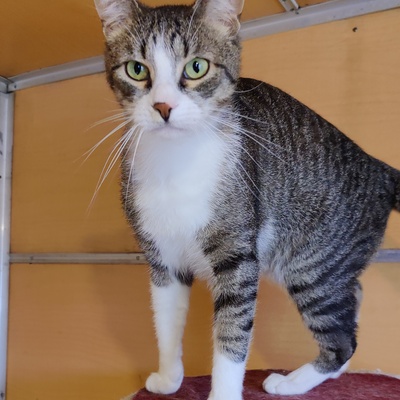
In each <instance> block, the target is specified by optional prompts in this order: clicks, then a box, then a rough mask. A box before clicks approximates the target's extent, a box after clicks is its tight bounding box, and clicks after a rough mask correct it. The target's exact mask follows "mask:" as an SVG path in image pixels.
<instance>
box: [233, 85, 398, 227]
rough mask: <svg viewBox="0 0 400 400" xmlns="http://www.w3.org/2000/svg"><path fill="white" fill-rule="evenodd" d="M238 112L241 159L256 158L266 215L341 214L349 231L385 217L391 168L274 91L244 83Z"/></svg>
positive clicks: (314, 219)
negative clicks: (350, 226) (361, 221)
mask: <svg viewBox="0 0 400 400" xmlns="http://www.w3.org/2000/svg"><path fill="white" fill-rule="evenodd" d="M235 106H236V112H237V114H238V115H240V116H241V117H240V118H241V122H240V123H241V126H242V129H241V132H242V135H243V138H242V140H243V146H244V147H245V148H247V149H246V151H245V152H244V153H243V157H246V154H247V153H248V152H251V154H252V156H253V158H254V161H253V163H254V165H255V167H254V170H255V171H256V172H255V174H256V175H257V176H256V178H255V179H257V182H258V184H259V188H260V197H261V199H262V202H264V207H261V209H264V210H267V211H266V213H268V212H269V213H271V212H272V213H275V214H276V215H278V217H279V218H283V219H285V218H287V217H288V216H289V218H291V222H290V224H292V223H293V220H294V221H297V222H298V223H302V222H304V221H306V222H308V223H309V224H311V225H312V224H313V223H315V224H317V223H319V222H321V218H322V219H325V218H326V220H328V219H332V218H333V216H336V217H337V216H338V215H340V214H341V215H342V218H339V220H340V221H341V224H344V225H347V223H350V222H352V223H355V219H356V216H358V217H357V219H361V218H366V219H369V217H368V218H367V217H366V215H368V213H369V214H370V215H371V218H372V220H374V217H373V216H376V217H377V218H378V219H381V218H383V219H385V218H386V215H387V214H388V213H389V212H390V210H391V208H392V207H393V202H394V194H393V193H394V192H395V189H394V185H395V180H396V179H395V175H394V174H393V171H394V170H393V169H392V168H391V167H389V166H388V165H386V164H385V163H383V162H381V161H379V160H377V159H375V158H374V157H371V156H370V155H368V154H367V153H365V152H364V151H363V150H362V149H361V148H360V147H359V146H358V145H357V144H356V143H354V142H353V141H352V140H351V139H350V138H348V137H347V136H346V135H345V134H343V133H342V132H341V131H340V130H338V129H337V128H336V127H335V126H334V125H332V124H331V123H329V122H328V121H326V120H325V119H324V118H322V117H321V116H320V115H318V114H317V113H316V112H314V111H313V110H311V109H310V108H309V107H307V106H305V105H304V104H302V103H301V102H299V101H298V100H296V99H294V98H293V97H292V96H290V95H289V94H287V93H285V92H283V91H282V90H280V89H278V88H276V87H274V86H272V85H269V84H266V83H264V82H260V81H257V80H253V79H247V78H241V79H240V80H239V81H238V85H237V90H236V92H235ZM271 210H272V211H271ZM378 214H379V216H378ZM353 217H354V218H353ZM372 220H370V221H369V223H370V224H373V223H374V222H373V221H372ZM318 221H319V222H318ZM346 221H347V222H346Z"/></svg>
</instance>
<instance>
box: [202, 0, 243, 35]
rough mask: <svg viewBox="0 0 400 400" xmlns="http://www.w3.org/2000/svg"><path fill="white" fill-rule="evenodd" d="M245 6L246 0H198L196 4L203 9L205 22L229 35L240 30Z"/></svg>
mask: <svg viewBox="0 0 400 400" xmlns="http://www.w3.org/2000/svg"><path fill="white" fill-rule="evenodd" d="M243 6H244V0H197V2H196V4H195V7H199V8H200V9H202V10H203V18H204V20H205V22H207V23H208V24H211V25H213V26H214V28H216V29H217V30H219V31H220V32H221V33H223V34H225V35H228V36H234V35H236V34H237V33H238V32H239V29H240V22H239V18H240V14H241V13H242V11H243Z"/></svg>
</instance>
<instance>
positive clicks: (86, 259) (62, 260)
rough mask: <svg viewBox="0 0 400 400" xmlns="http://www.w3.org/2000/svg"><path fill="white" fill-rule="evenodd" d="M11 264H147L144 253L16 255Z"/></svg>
mask: <svg viewBox="0 0 400 400" xmlns="http://www.w3.org/2000/svg"><path fill="white" fill-rule="evenodd" d="M10 263H11V264H145V263H147V260H146V257H145V256H144V254H143V253H30V254H26V253H15V254H11V255H10Z"/></svg>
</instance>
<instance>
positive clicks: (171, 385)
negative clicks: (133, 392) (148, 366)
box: [146, 372, 183, 394]
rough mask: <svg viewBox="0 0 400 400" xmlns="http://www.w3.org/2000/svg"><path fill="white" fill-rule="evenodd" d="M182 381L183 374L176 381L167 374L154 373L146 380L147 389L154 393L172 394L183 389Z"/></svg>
mask: <svg viewBox="0 0 400 400" xmlns="http://www.w3.org/2000/svg"><path fill="white" fill-rule="evenodd" d="M182 380H183V372H182V374H180V375H179V376H178V377H177V378H175V379H174V378H171V377H169V376H167V375H166V374H160V373H159V372H153V373H152V374H151V375H150V376H149V377H148V378H147V380H146V389H147V390H148V391H149V392H152V393H159V394H171V393H175V392H176V391H177V390H178V389H179V388H180V387H181V384H182Z"/></svg>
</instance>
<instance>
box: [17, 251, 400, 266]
mask: <svg viewBox="0 0 400 400" xmlns="http://www.w3.org/2000/svg"><path fill="white" fill-rule="evenodd" d="M372 262H374V263H398V262H400V249H381V250H379V251H378V252H377V254H376V256H375V258H374V259H373V260H372ZM146 263H147V260H146V257H145V255H144V254H143V253H11V254H10V264H32V265H33V264H102V265H104V264H106V265H107V264H108V265H122V264H126V265H139V264H146Z"/></svg>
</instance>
